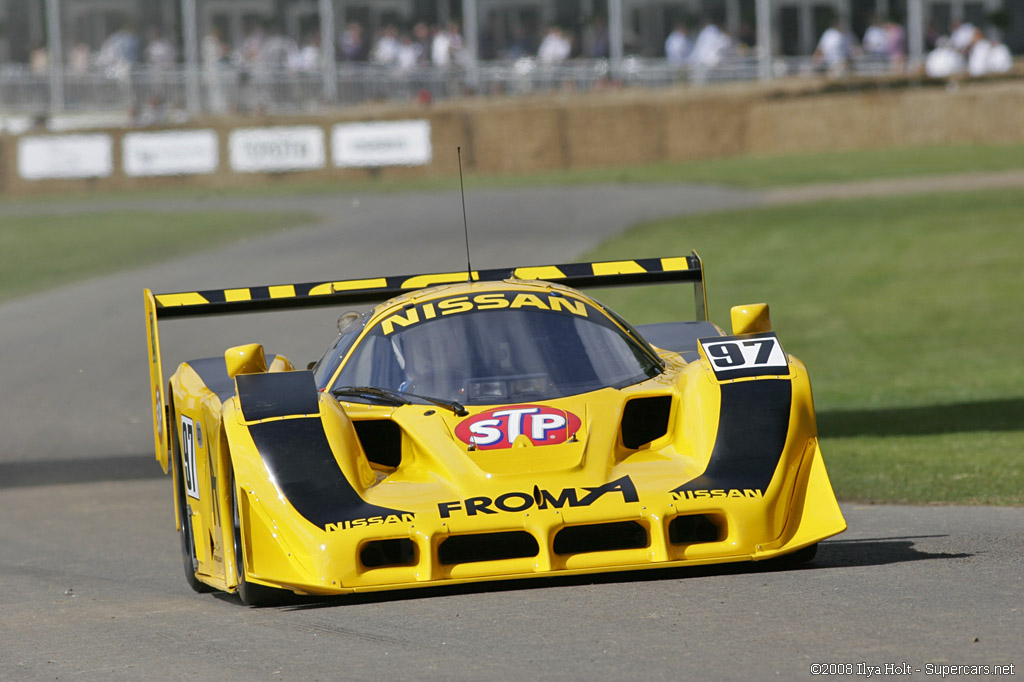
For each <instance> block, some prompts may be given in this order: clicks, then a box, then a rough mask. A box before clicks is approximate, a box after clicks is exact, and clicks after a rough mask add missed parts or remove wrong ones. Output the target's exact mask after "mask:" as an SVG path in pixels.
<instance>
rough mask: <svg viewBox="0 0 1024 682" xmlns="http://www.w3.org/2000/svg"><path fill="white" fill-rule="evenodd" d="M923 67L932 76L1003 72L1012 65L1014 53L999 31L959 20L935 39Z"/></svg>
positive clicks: (977, 74)
mask: <svg viewBox="0 0 1024 682" xmlns="http://www.w3.org/2000/svg"><path fill="white" fill-rule="evenodd" d="M924 68H925V73H927V74H928V75H929V76H931V77H932V78H949V77H951V76H957V75H962V74H967V75H968V76H984V75H985V74H990V73H1006V72H1008V71H1009V70H1010V69H1011V68H1013V55H1011V54H1010V50H1009V48H1007V47H1006V45H1004V44H1003V42H1002V40H1001V39H1000V36H999V32H998V31H995V30H990V31H988V32H987V33H985V32H983V31H982V30H981V29H980V28H977V27H976V26H974V25H973V24H971V23H970V22H962V23H958V24H956V25H954V27H953V30H952V32H951V33H950V34H949V35H948V36H938V37H937V38H936V39H935V46H934V48H933V49H932V50H931V51H930V52H929V53H928V57H927V58H926V59H925V63H924Z"/></svg>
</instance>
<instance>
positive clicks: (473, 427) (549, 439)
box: [455, 405, 582, 450]
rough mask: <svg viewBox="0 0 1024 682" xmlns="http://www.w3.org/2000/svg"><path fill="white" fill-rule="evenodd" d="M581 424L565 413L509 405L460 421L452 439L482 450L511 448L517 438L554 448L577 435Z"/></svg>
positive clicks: (549, 409) (573, 416) (578, 420)
mask: <svg viewBox="0 0 1024 682" xmlns="http://www.w3.org/2000/svg"><path fill="white" fill-rule="evenodd" d="M581 423H582V422H581V421H580V418H579V417H577V416H576V415H574V414H573V413H572V412H566V411H565V410H558V409H555V408H553V407H543V406H541V405H510V406H506V407H496V408H494V409H493V410H487V411H486V412H481V413H480V414H478V415H474V416H472V417H470V418H469V419H465V420H463V421H462V422H460V423H459V425H458V426H456V427H455V435H456V436H457V437H458V439H459V440H461V441H462V442H463V443H466V444H467V445H476V447H478V448H480V449H481V450H498V449H501V448H510V447H512V444H513V443H514V442H515V441H516V438H519V436H526V437H527V438H529V439H530V442H531V443H533V444H534V445H557V444H559V443H564V442H565V441H567V440H568V439H569V436H572V435H573V434H575V433H576V432H577V431H579V428H580V424H581Z"/></svg>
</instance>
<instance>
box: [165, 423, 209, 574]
mask: <svg viewBox="0 0 1024 682" xmlns="http://www.w3.org/2000/svg"><path fill="white" fill-rule="evenodd" d="M172 428H176V427H172ZM181 458H182V452H181V447H180V443H179V441H178V438H177V437H176V435H174V434H172V435H171V452H170V457H168V459H169V460H170V462H171V478H172V479H173V482H174V501H175V504H176V505H177V507H178V518H179V519H180V520H181V532H180V533H179V537H180V539H181V560H182V565H183V567H184V569H185V581H186V582H187V583H188V586H189V587H191V588H192V589H193V590H194V591H195V592H199V593H200V594H202V593H206V592H212V591H213V588H212V587H210V586H209V585H207V584H206V583H204V582H202V581H201V580H199V578H197V577H196V571H197V570H199V559H198V558H197V557H196V539H195V532H194V530H193V528H192V512H191V510H190V509H189V507H188V502H187V501H186V500H185V485H184V482H183V481H182V480H181V476H182V467H183V466H184V465H183V463H182V459H181Z"/></svg>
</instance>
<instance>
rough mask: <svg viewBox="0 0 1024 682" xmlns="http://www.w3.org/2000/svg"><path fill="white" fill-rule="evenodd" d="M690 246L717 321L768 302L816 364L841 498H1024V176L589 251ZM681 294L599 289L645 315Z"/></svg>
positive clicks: (644, 229)
mask: <svg viewBox="0 0 1024 682" xmlns="http://www.w3.org/2000/svg"><path fill="white" fill-rule="evenodd" d="M691 248H693V249H697V250H698V251H699V252H700V254H701V256H702V257H703V258H704V263H705V266H706V272H707V284H708V299H709V308H710V313H711V318H712V320H713V321H716V322H718V323H719V324H720V325H722V326H723V327H726V328H728V326H729V307H730V306H731V305H735V304H740V303H753V302H759V301H765V302H768V303H769V304H770V305H771V307H772V321H773V326H774V328H775V329H776V330H777V331H778V332H779V334H780V339H781V340H782V343H783V346H784V347H785V348H786V349H787V350H788V351H789V352H791V353H793V354H795V355H797V356H798V357H800V358H801V359H802V360H804V361H805V362H806V363H807V365H808V368H809V370H810V372H811V377H812V380H813V384H814V390H815V402H816V406H817V410H818V413H819V420H820V426H821V429H820V430H821V435H822V438H823V444H824V448H825V455H826V459H827V460H828V462H829V465H830V468H831V469H832V471H833V476H834V478H835V483H836V488H837V490H838V491H839V492H840V494H841V495H842V496H843V497H844V498H845V499H848V500H860V501H894V500H897V501H907V502H918V503H924V502H945V503H975V502H986V503H994V504H1024V488H1022V486H1021V485H1020V482H1021V479H1020V470H1021V467H1022V465H1024V362H1022V361H1021V347H1022V346H1021V339H1022V338H1024V314H1022V313H1021V310H1022V309H1021V301H1022V292H1024V267H1022V264H1024V192H1020V191H1016V190H1013V191H992V192H979V193H972V194H934V195H917V196H907V197H897V198H885V199H870V200H869V199H858V200H854V201H845V202H839V201H833V202H823V203H819V204H813V205H800V206H784V207H773V208H768V209H759V210H744V211H735V212H729V213H720V214H709V215H701V216H692V217H687V218H681V219H675V220H664V221H657V222H653V223H648V224H645V225H640V226H637V227H635V228H633V229H631V230H629V231H628V232H627V233H626V234H624V235H622V236H621V237H620V238H617V239H614V240H612V241H610V242H608V243H606V244H604V245H603V246H601V247H600V248H599V249H597V250H595V251H594V252H592V253H590V254H588V255H589V256H592V257H595V258H602V259H604V258H612V259H615V258H624V257H646V256H664V255H674V254H681V253H685V252H686V251H687V250H689V249H691ZM687 296H688V294H687V293H686V292H684V291H683V290H682V289H679V288H676V289H675V290H674V291H671V292H670V291H667V290H666V289H664V288H662V289H659V290H656V291H654V292H646V291H642V290H637V289H634V290H615V291H610V292H602V296H601V298H602V299H603V300H605V301H606V302H607V303H609V304H610V305H612V306H613V307H615V308H616V309H619V310H620V311H621V312H623V313H625V314H626V316H627V317H628V318H629V319H631V320H634V321H638V322H650V321H659V320H664V319H668V318H671V317H672V314H671V313H670V314H668V315H666V314H665V313H664V311H665V310H666V309H670V310H682V309H683V308H684V306H683V304H682V303H681V302H680V301H681V300H687V298H686V297H687ZM986 482H988V483H989V484H991V485H990V486H988V487H986Z"/></svg>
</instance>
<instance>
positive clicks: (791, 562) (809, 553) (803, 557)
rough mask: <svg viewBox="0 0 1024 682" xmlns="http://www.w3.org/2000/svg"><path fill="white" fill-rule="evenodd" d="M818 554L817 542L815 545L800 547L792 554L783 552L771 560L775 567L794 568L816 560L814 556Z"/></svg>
mask: <svg viewBox="0 0 1024 682" xmlns="http://www.w3.org/2000/svg"><path fill="white" fill-rule="evenodd" d="M817 554H818V543H817V542H815V543H814V544H813V545H808V546H807V547H804V548H803V549H798V550H797V551H795V552H792V553H790V554H783V555H782V556H780V557H776V558H774V559H772V560H771V564H772V566H773V567H777V568H794V567H796V566H801V565H803V564H807V563H810V562H812V561H814V557H815V556H816V555H817Z"/></svg>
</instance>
